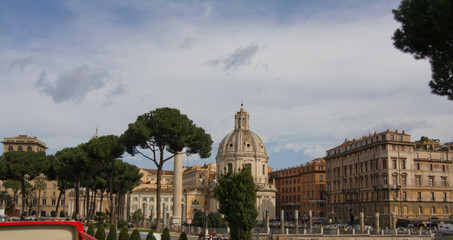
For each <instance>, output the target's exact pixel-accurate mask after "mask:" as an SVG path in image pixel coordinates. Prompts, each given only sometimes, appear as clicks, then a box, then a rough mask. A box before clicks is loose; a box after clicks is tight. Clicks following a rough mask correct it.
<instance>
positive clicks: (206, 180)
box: [182, 163, 217, 220]
mask: <svg viewBox="0 0 453 240" xmlns="http://www.w3.org/2000/svg"><path fill="white" fill-rule="evenodd" d="M216 173H217V165H216V164H215V163H210V164H204V165H199V164H197V165H194V166H191V167H189V168H187V169H185V171H184V173H183V177H182V179H183V196H184V197H183V198H184V201H183V205H184V207H183V209H184V210H183V218H184V217H185V218H186V219H187V218H193V217H194V214H195V211H204V212H209V209H210V206H211V204H212V203H213V195H212V193H211V192H210V191H209V188H210V186H211V185H212V184H213V181H214V179H215V176H216ZM184 220H185V219H184Z"/></svg>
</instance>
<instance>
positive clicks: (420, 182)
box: [417, 177, 422, 186]
mask: <svg viewBox="0 0 453 240" xmlns="http://www.w3.org/2000/svg"><path fill="white" fill-rule="evenodd" d="M421 185H422V180H421V177H417V186H421Z"/></svg>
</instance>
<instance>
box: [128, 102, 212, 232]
mask: <svg viewBox="0 0 453 240" xmlns="http://www.w3.org/2000/svg"><path fill="white" fill-rule="evenodd" d="M121 141H122V143H123V145H124V146H125V148H126V151H127V152H128V153H129V154H131V155H135V154H140V155H142V156H143V157H145V158H147V159H149V160H151V161H152V162H154V164H155V165H156V167H157V180H156V182H157V189H156V195H157V196H156V201H157V203H156V205H157V209H156V213H157V218H156V221H157V224H156V229H157V230H160V219H161V216H160V214H161V213H160V212H161V211H160V207H161V206H160V189H161V181H160V180H161V175H162V168H163V166H164V163H165V162H167V161H168V160H170V159H172V158H173V157H174V155H175V154H176V153H178V152H182V151H183V150H185V151H186V153H187V154H198V155H199V156H200V157H201V158H207V157H209V156H210V155H211V145H212V139H211V136H210V135H209V134H207V133H205V131H204V129H202V128H200V127H197V126H196V125H195V124H194V123H193V122H192V120H190V119H189V118H188V117H187V116H186V115H184V114H181V112H180V111H179V110H178V109H174V108H158V109H155V110H153V111H150V112H148V113H145V114H143V115H140V116H138V117H137V120H136V121H135V123H130V124H129V127H128V129H127V130H126V131H125V132H124V134H123V135H121ZM143 150H150V153H149V154H147V153H145V152H144V151H143ZM166 153H170V154H166Z"/></svg>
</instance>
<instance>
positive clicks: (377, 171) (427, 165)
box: [325, 130, 453, 227]
mask: <svg viewBox="0 0 453 240" xmlns="http://www.w3.org/2000/svg"><path fill="white" fill-rule="evenodd" d="M452 153H453V152H452V147H451V145H450V144H447V145H444V146H441V145H440V144H438V145H436V144H433V143H429V144H426V143H421V142H412V141H411V136H410V135H409V134H406V133H405V132H404V131H402V132H398V130H396V131H389V130H387V131H384V132H381V133H375V132H373V133H372V134H370V135H368V136H363V137H361V138H359V139H353V140H347V139H346V140H345V142H344V143H343V144H341V145H339V146H337V147H334V148H332V149H329V150H327V152H326V157H325V160H326V175H327V193H328V200H329V201H328V203H327V211H328V212H327V215H328V216H329V217H330V218H332V220H333V221H334V222H343V223H344V222H358V221H359V216H360V212H363V213H364V216H365V224H368V225H372V223H375V222H376V219H375V217H376V214H375V213H379V215H378V216H379V221H380V223H381V226H388V227H394V226H395V223H396V222H397V221H398V219H402V220H407V221H414V222H416V221H418V222H422V221H429V220H432V219H433V218H435V219H448V218H449V216H450V215H452V209H453V199H452V198H453V190H452V187H451V186H452V185H451V183H452V178H453V177H452V176H451V174H452V171H453V168H452V161H453V154H452Z"/></svg>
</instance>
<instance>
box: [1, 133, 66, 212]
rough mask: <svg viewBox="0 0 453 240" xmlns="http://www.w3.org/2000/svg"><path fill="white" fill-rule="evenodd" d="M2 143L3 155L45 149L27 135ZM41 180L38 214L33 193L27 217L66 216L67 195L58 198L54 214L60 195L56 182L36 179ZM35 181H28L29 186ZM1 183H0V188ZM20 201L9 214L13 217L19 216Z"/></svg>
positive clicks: (11, 138)
mask: <svg viewBox="0 0 453 240" xmlns="http://www.w3.org/2000/svg"><path fill="white" fill-rule="evenodd" d="M2 143H3V153H5V152H12V151H33V152H45V151H46V149H47V147H46V144H45V143H44V142H42V141H40V140H39V139H38V138H37V137H30V136H27V135H19V136H17V137H9V138H4V140H3V141H2ZM38 178H41V179H43V180H44V184H45V187H44V190H43V191H41V197H40V199H41V202H40V203H39V213H38V203H37V201H38V199H39V196H38V195H37V194H38V192H37V191H36V192H35V197H34V199H33V200H32V201H33V202H34V203H35V204H34V206H33V207H32V210H31V212H30V213H29V215H32V216H33V215H34V216H38V215H39V216H42V217H65V216H67V211H68V201H67V199H68V193H66V194H64V195H62V196H61V198H60V206H59V209H58V213H57V212H56V206H57V200H58V196H59V194H60V191H59V190H58V187H57V181H47V180H46V176H44V175H41V176H38V177H37V178H36V179H38ZM36 179H35V180H31V181H29V182H30V184H31V185H34V184H35V181H36ZM2 185H3V183H2V182H1V181H0V188H1V187H2ZM8 193H9V194H10V195H12V194H13V193H12V190H11V189H8ZM21 205H22V199H20V197H19V199H18V200H17V202H16V209H15V211H14V212H13V213H10V214H12V215H14V216H19V215H20V211H21Z"/></svg>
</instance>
